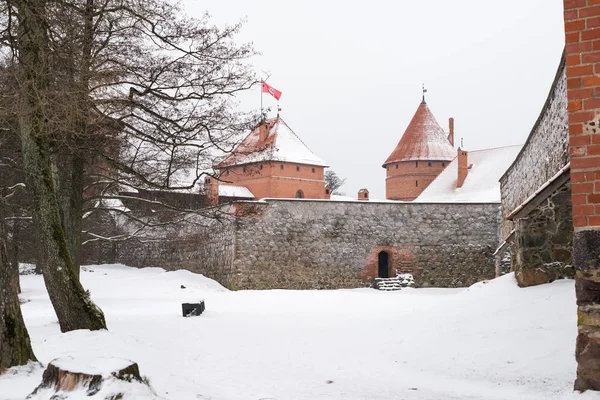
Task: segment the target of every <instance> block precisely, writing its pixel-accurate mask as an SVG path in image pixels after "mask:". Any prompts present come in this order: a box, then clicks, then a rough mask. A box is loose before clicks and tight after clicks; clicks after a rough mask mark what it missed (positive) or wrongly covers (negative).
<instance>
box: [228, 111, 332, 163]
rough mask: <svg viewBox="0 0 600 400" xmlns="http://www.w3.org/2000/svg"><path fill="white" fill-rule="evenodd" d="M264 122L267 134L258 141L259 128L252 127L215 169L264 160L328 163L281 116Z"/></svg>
mask: <svg viewBox="0 0 600 400" xmlns="http://www.w3.org/2000/svg"><path fill="white" fill-rule="evenodd" d="M267 123H268V125H269V134H268V136H267V137H266V138H265V140H264V141H261V140H260V129H259V127H256V128H255V129H253V130H252V131H251V132H250V133H249V134H248V136H246V138H244V140H242V142H241V143H240V144H239V145H238V146H237V147H236V148H235V150H234V151H233V153H232V154H230V155H229V156H228V157H227V158H226V159H225V160H223V161H222V162H221V163H219V164H218V165H217V166H216V168H222V167H228V166H232V165H242V164H250V163H255V162H264V161H281V162H291V163H296V164H307V165H316V166H323V167H327V166H328V165H327V163H325V161H323V160H321V159H320V158H319V157H317V156H316V155H315V154H314V153H313V152H312V151H311V150H310V149H309V148H308V147H307V146H306V144H304V142H303V141H302V140H301V139H300V138H299V137H298V135H296V133H295V132H294V131H293V130H292V129H291V128H290V127H289V126H288V124H286V123H285V121H284V120H283V119H282V118H280V117H276V118H271V119H269V120H268V121H267Z"/></svg>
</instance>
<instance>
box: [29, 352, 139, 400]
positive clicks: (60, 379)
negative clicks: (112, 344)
mask: <svg viewBox="0 0 600 400" xmlns="http://www.w3.org/2000/svg"><path fill="white" fill-rule="evenodd" d="M109 380H121V381H125V382H133V381H136V382H140V383H142V384H146V383H145V382H144V380H143V379H142V377H141V376H140V371H139V367H138V365H137V363H135V362H133V361H130V360H126V359H122V358H102V357H98V358H77V359H75V358H72V357H64V358H57V359H55V360H52V361H51V362H50V363H49V364H48V367H47V368H46V370H45V371H44V374H43V376H42V383H41V384H40V385H39V386H38V387H37V388H36V389H35V390H34V391H33V393H31V394H30V395H29V396H28V397H27V398H28V399H37V398H46V397H45V396H39V395H41V394H42V393H43V394H48V393H55V394H54V395H52V396H51V397H50V400H60V399H63V398H68V392H73V391H85V393H86V395H87V396H94V395H96V394H98V393H99V392H100V391H101V389H102V387H103V385H104V384H105V383H107V381H109ZM59 392H60V393H59ZM38 396H39V397H38ZM123 396H124V394H123V393H110V395H109V396H108V397H104V399H106V400H119V399H121V398H123Z"/></svg>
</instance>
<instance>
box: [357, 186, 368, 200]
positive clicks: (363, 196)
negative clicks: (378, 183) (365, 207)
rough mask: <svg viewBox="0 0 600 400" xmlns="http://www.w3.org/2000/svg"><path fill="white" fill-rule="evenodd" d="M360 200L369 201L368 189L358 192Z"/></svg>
mask: <svg viewBox="0 0 600 400" xmlns="http://www.w3.org/2000/svg"><path fill="white" fill-rule="evenodd" d="M358 200H360V201H369V191H368V190H367V189H360V190H359V191H358Z"/></svg>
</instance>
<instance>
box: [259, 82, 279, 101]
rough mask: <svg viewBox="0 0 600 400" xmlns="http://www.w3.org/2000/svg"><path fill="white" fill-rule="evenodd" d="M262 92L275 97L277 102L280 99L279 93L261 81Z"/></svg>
mask: <svg viewBox="0 0 600 400" xmlns="http://www.w3.org/2000/svg"><path fill="white" fill-rule="evenodd" d="M262 92H263V93H269V94H270V95H271V96H273V97H275V98H276V99H277V100H279V98H280V97H281V92H280V91H279V90H277V89H275V88H274V87H272V86H269V85H268V84H267V82H265V81H262Z"/></svg>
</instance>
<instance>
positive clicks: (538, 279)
mask: <svg viewBox="0 0 600 400" xmlns="http://www.w3.org/2000/svg"><path fill="white" fill-rule="evenodd" d="M569 159H570V158H569V121H568V109H567V78H566V62H565V55H564V54H563V57H562V60H561V63H560V66H559V68H558V71H557V73H556V78H555V79H554V83H553V84H552V88H551V90H550V94H549V95H548V99H547V100H546V103H545V105H544V107H543V109H542V112H541V113H540V116H539V118H538V120H537V121H536V123H535V125H534V126H533V129H532V130H531V133H530V134H529V137H528V138H527V141H526V142H525V145H524V146H523V149H522V150H521V152H520V153H519V155H518V156H517V158H516V160H515V161H514V163H513V164H512V165H511V166H510V168H509V169H508V170H507V171H506V173H505V174H504V175H503V176H502V178H501V179H500V190H501V193H502V195H501V198H502V224H501V227H502V236H503V238H507V240H506V241H504V242H503V243H502V245H501V246H500V248H499V250H502V251H498V256H499V257H502V256H503V254H504V253H503V252H505V251H507V250H508V251H510V255H511V257H510V258H511V265H510V269H511V270H513V271H514V272H515V276H516V279H517V282H518V284H519V285H520V286H531V285H539V284H543V283H547V282H552V281H553V280H555V279H560V278H569V277H573V276H574V269H573V267H572V264H573V256H572V248H573V218H572V210H573V207H572V202H571V183H570V163H569Z"/></svg>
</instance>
